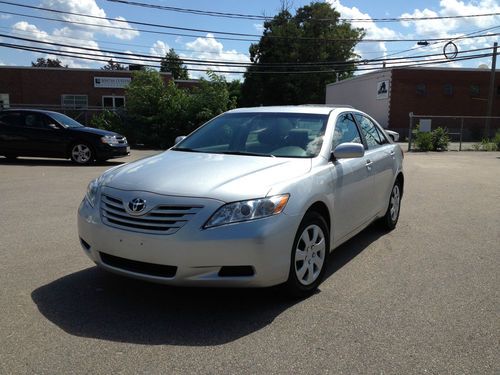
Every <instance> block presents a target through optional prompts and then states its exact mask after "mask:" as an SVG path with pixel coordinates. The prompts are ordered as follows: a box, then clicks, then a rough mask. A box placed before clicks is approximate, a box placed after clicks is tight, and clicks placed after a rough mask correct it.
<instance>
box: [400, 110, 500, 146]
mask: <svg viewBox="0 0 500 375" xmlns="http://www.w3.org/2000/svg"><path fill="white" fill-rule="evenodd" d="M438 128H443V129H446V131H447V133H448V136H449V138H450V144H449V146H448V150H454V151H466V150H475V151H479V150H483V149H485V148H486V147H490V146H487V145H488V144H490V143H494V140H495V136H497V137H500V136H499V135H497V134H500V117H498V116H492V117H489V116H437V115H416V114H413V113H410V124H409V133H408V134H409V135H408V150H409V151H415V150H419V149H420V147H419V143H420V142H419V140H420V137H421V136H419V133H432V132H433V131H435V130H436V129H438ZM491 147H493V146H491Z"/></svg>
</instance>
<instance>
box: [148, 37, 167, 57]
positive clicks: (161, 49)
mask: <svg viewBox="0 0 500 375" xmlns="http://www.w3.org/2000/svg"><path fill="white" fill-rule="evenodd" d="M169 49H170V46H169V45H168V44H167V43H165V42H162V41H161V40H157V41H156V42H154V44H153V46H152V47H151V48H150V49H149V53H150V54H151V55H153V56H158V57H165V55H166V54H167V52H168V50H169Z"/></svg>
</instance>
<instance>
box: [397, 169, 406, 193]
mask: <svg viewBox="0 0 500 375" xmlns="http://www.w3.org/2000/svg"><path fill="white" fill-rule="evenodd" d="M395 182H399V183H400V186H401V197H403V192H404V185H405V176H404V174H403V172H399V173H398V175H397V176H396V180H395Z"/></svg>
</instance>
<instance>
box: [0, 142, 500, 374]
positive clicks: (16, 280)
mask: <svg viewBox="0 0 500 375" xmlns="http://www.w3.org/2000/svg"><path fill="white" fill-rule="evenodd" d="M153 153H155V152H153V151H136V150H134V151H133V154H132V156H130V157H128V158H125V159H118V160H116V161H110V162H108V163H106V164H103V165H97V166H90V167H76V166H74V165H73V164H71V163H70V162H69V161H63V160H43V159H18V160H17V161H14V162H8V161H7V160H6V159H3V158H0V202H1V205H0V259H1V261H0V374H26V373H28V374H31V373H36V374H73V373H74V374H137V373H147V374H184V373H185V374H196V373H200V374H222V373H224V374H226V373H227V374H235V373H245V374H247V373H248V374H264V373H265V374H274V373H276V374H291V373H306V374H308V373H311V374H321V373H332V374H499V373H500V277H499V274H500V153H498V152H497V153H485V152H484V153H482V152H462V153H458V152H445V153H409V154H406V156H405V174H406V184H405V195H404V198H403V204H402V212H401V217H400V222H399V225H398V227H397V228H396V229H395V230H394V231H393V232H391V233H383V232H381V231H380V230H379V229H378V228H376V227H370V228H368V229H366V230H365V231H364V232H362V233H361V234H359V235H358V236H356V237H355V238H353V239H352V240H350V241H349V242H348V243H346V244H344V245H342V246H341V247H340V248H338V249H336V250H335V252H334V254H333V256H332V257H331V258H330V261H329V264H328V275H327V278H326V279H325V281H324V282H323V284H322V285H321V286H320V290H319V291H318V293H316V294H315V295H313V296H311V297H310V298H308V299H305V300H301V301H291V300H287V299H285V298H282V297H281V296H280V295H279V293H278V291H277V290H276V289H274V288H271V289H265V290H241V289H184V288H183V289H176V288H171V287H165V286H160V285H155V284H150V283H145V282H140V281H136V280H129V279H126V278H122V277H119V276H115V275H111V274H108V273H105V272H104V271H101V270H98V269H97V268H96V267H95V266H94V265H93V263H91V262H90V260H89V259H88V258H87V257H86V256H85V255H84V253H83V251H82V250H81V248H80V245H79V242H78V238H77V230H76V210H77V207H78V205H79V203H80V201H81V199H82V197H83V195H84V193H85V189H86V186H87V183H88V182H89V181H90V180H91V179H92V178H94V177H97V176H98V175H99V174H100V173H102V172H103V171H104V170H106V169H107V168H110V167H112V166H113V165H116V164H117V163H121V162H124V161H130V160H133V159H137V158H140V157H143V156H146V155H148V154H153Z"/></svg>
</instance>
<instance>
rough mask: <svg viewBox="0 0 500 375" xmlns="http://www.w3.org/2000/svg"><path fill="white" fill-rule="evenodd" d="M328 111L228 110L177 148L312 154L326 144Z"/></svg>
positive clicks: (270, 154) (273, 154) (264, 154)
mask: <svg viewBox="0 0 500 375" xmlns="http://www.w3.org/2000/svg"><path fill="white" fill-rule="evenodd" d="M327 121H328V115H317V114H303V113H262V112H251V113H227V114H224V115H222V116H219V117H217V118H215V119H213V120H212V121H210V122H208V123H207V124H205V125H204V126H202V127H201V128H199V129H198V130H197V131H195V132H194V133H193V134H191V135H190V136H189V137H187V138H185V139H184V140H183V141H182V142H180V143H179V144H177V145H176V147H174V148H173V149H172V150H174V151H188V152H205V153H216V154H232V155H252V156H262V157H291V158H313V157H315V156H317V155H318V154H319V152H320V150H321V146H322V144H323V136H324V134H325V129H326V124H327Z"/></svg>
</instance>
